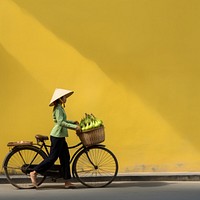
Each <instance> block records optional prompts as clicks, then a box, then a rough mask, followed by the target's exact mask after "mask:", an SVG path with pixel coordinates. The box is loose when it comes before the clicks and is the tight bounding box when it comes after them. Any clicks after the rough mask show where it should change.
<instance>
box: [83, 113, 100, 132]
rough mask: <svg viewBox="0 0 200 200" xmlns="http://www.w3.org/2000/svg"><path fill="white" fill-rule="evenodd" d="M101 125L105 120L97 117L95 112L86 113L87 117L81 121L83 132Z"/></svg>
mask: <svg viewBox="0 0 200 200" xmlns="http://www.w3.org/2000/svg"><path fill="white" fill-rule="evenodd" d="M101 125H103V122H102V121H101V120H100V119H97V118H96V117H95V116H94V115H93V114H87V113H85V117H84V118H83V119H81V121H80V126H81V130H82V131H83V132H84V131H88V130H91V129H94V128H98V127H100V126H101Z"/></svg>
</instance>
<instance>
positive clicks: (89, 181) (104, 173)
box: [72, 146, 118, 188]
mask: <svg viewBox="0 0 200 200" xmlns="http://www.w3.org/2000/svg"><path fill="white" fill-rule="evenodd" d="M87 155H88V156H89V158H88V156H87ZM89 159H90V160H91V161H92V162H90V160H89ZM92 163H93V164H94V165H93V164H92ZM72 171H73V174H74V175H75V177H76V178H77V180H78V181H79V182H81V183H82V184H83V185H85V186H87V187H93V188H99V187H105V186H107V185H109V184H110V183H111V182H112V181H113V180H114V179H115V177H116V176H117V173H118V161H117V158H116V157H115V155H114V154H113V153H112V152H111V151H110V150H109V149H107V148H105V147H102V146H92V147H88V148H86V149H83V150H82V151H81V152H79V153H78V155H77V156H76V158H75V160H74V162H73V166H72Z"/></svg>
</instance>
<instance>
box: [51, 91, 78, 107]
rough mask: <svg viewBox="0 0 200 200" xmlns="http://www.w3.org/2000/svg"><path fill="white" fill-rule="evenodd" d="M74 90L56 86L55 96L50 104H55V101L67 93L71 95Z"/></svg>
mask: <svg viewBox="0 0 200 200" xmlns="http://www.w3.org/2000/svg"><path fill="white" fill-rule="evenodd" d="M73 93H74V92H73V91H71V90H64V89H60V88H56V89H55V91H54V93H53V96H52V98H51V101H50V103H49V106H53V105H54V101H56V100H57V99H60V98H61V97H63V96H65V95H67V97H69V96H71V95H72V94H73Z"/></svg>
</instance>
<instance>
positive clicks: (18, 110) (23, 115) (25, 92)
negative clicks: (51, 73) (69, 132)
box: [0, 45, 51, 146]
mask: <svg viewBox="0 0 200 200" xmlns="http://www.w3.org/2000/svg"><path fill="white" fill-rule="evenodd" d="M0 61H1V73H0V83H1V84H0V96H1V100H0V105H1V124H2V126H1V134H2V136H3V137H2V143H4V144H3V145H5V146H6V144H7V142H8V141H10V140H29V139H31V140H34V135H36V134H38V133H40V134H42V132H43V131H44V133H43V134H48V132H49V131H48V130H49V128H50V124H49V123H50V122H51V115H50V113H51V111H49V110H48V109H49V107H48V104H47V102H49V99H46V97H48V96H50V95H49V94H46V92H47V91H46V90H45V89H44V88H43V87H42V86H41V85H40V84H39V83H38V82H37V80H35V79H34V78H33V77H32V76H31V75H30V74H29V73H28V72H27V71H26V70H25V69H24V67H23V66H22V65H21V64H20V63H19V62H18V61H16V60H15V58H13V57H12V56H11V55H10V54H9V53H8V52H7V51H6V50H5V49H4V48H3V47H2V46H1V45H0ZM4 63H6V64H4ZM4 66H6V67H4ZM33 116H34V118H33ZM30 127H31V131H30ZM16 130H17V132H16ZM32 131H33V132H32Z"/></svg>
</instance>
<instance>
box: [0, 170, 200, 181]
mask: <svg viewBox="0 0 200 200" xmlns="http://www.w3.org/2000/svg"><path fill="white" fill-rule="evenodd" d="M115 181H200V172H150V173H149V172H134V173H119V174H118V175H117V177H116V179H115ZM7 183H8V180H7V178H6V176H5V175H0V184H7Z"/></svg>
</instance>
